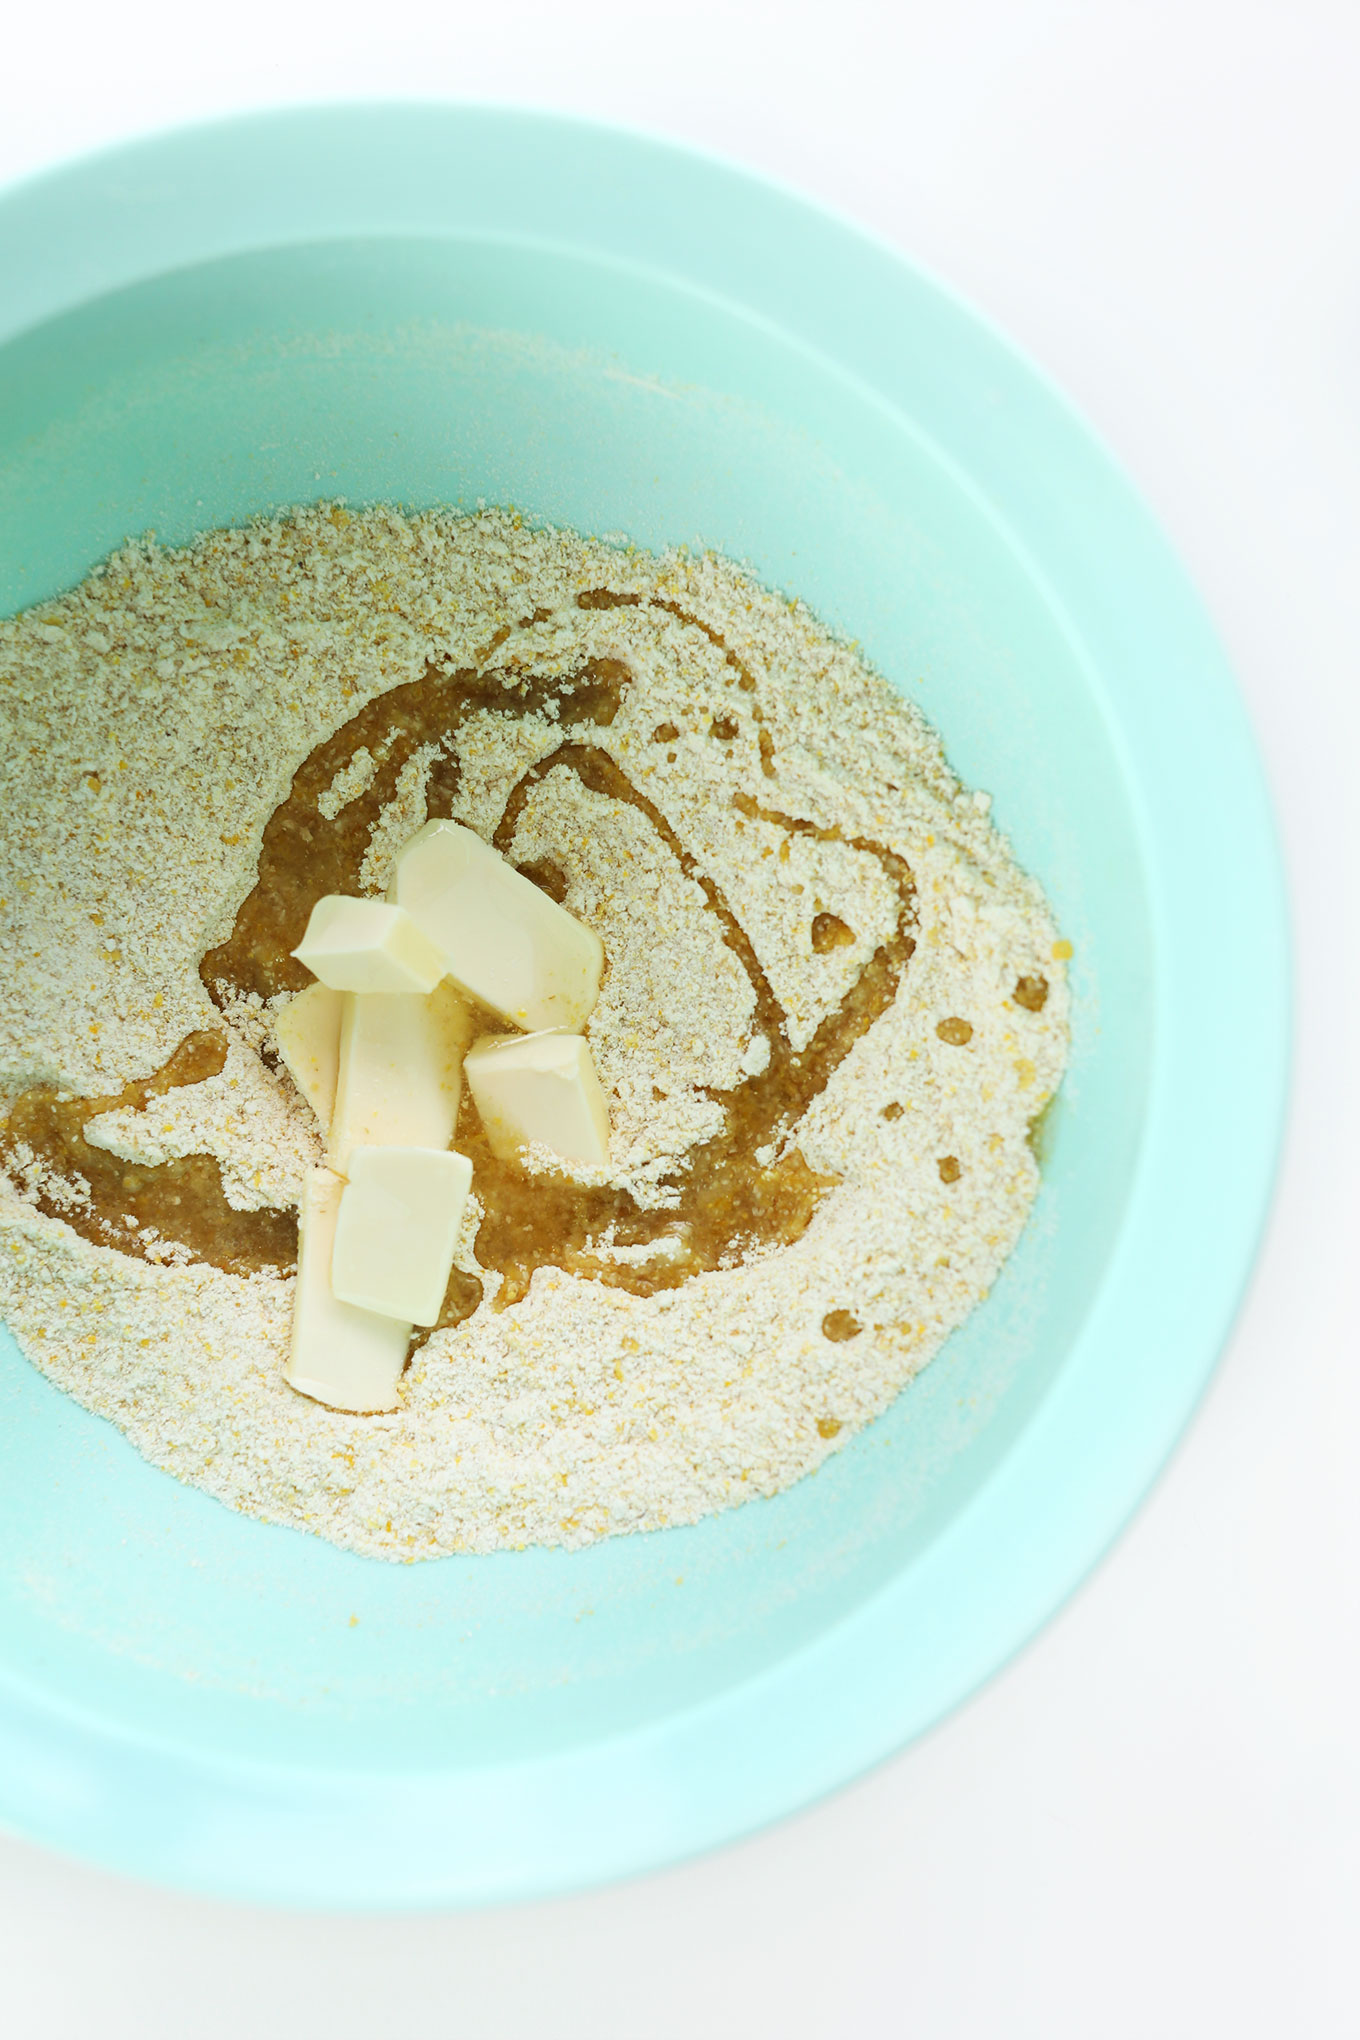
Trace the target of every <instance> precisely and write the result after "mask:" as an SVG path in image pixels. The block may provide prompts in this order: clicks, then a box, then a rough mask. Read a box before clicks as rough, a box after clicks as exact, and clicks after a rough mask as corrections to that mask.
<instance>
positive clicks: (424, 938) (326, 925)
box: [293, 893, 444, 992]
mask: <svg viewBox="0 0 1360 2040" xmlns="http://www.w3.org/2000/svg"><path fill="white" fill-rule="evenodd" d="M293 954H294V956H295V957H296V958H297V960H298V962H299V963H305V964H306V966H307V968H308V970H309V971H311V973H312V975H313V976H314V977H318V978H320V980H321V982H322V984H323V985H329V986H330V987H331V989H332V990H333V991H336V992H432V991H433V990H434V988H435V986H436V985H437V984H438V983H439V980H440V978H442V977H443V975H444V958H443V955H442V953H441V952H440V950H439V948H438V946H437V945H436V944H435V943H434V942H432V941H431V940H430V938H429V936H428V935H424V934H422V933H421V931H420V929H419V928H418V927H417V926H416V924H415V922H414V921H413V920H412V919H411V916H410V915H409V914H408V913H407V912H406V910H405V908H404V907H394V906H391V905H389V903H388V902H387V901H386V900H351V899H346V897H345V896H344V894H343V893H327V895H326V897H325V898H324V899H320V900H318V901H317V903H316V905H315V906H314V907H313V908H312V915H311V919H310V920H309V921H308V923H307V933H306V934H305V935H304V936H303V938H302V940H301V942H299V944H298V946H297V948H296V949H295V950H294V951H293Z"/></svg>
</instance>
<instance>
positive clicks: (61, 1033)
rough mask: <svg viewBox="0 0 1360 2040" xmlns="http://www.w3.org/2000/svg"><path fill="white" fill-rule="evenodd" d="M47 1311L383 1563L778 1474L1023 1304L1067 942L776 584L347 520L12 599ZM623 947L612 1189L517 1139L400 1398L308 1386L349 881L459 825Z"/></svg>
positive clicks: (5, 805)
mask: <svg viewBox="0 0 1360 2040" xmlns="http://www.w3.org/2000/svg"><path fill="white" fill-rule="evenodd" d="M0 732H2V734H3V742H2V744H0V773H2V774H3V788H0V814H3V816H4V818H5V822H4V832H3V839H2V840H0V943H2V944H3V981H2V983H0V1084H2V1085H3V1098H2V1099H0V1109H2V1110H3V1113H4V1126H3V1131H0V1161H2V1162H3V1171H4V1173H3V1179H2V1181H0V1314H2V1315H3V1317H4V1319H5V1321H6V1322H7V1323H8V1325H9V1326H10V1328H11V1329H12V1330H13V1332H14V1334H15V1336H16V1338H17V1339H18V1341H19V1343H20V1345H21V1347H22V1348H23V1350H24V1352H25V1353H26V1354H27V1355H28V1356H29V1357H30V1359H31V1360H32V1361H33V1362H34V1364H35V1365H37V1366H38V1367H40V1368H41V1369H42V1370H43V1371H44V1373H46V1374H47V1375H48V1376H50V1378H51V1379H52V1380H53V1381H55V1382H56V1383H57V1384H58V1385H59V1386H60V1387H62V1388H63V1389H66V1390H67V1391H68V1392H69V1393H70V1394H71V1395H73V1396H75V1397H77V1398H78V1400H79V1401H81V1402H82V1403H84V1404H85V1405H86V1406H87V1407H88V1408H90V1409H91V1410H94V1411H96V1412H98V1413H99V1414H100V1415H102V1416H105V1417H108V1418H109V1419H110V1420H111V1421H112V1422H114V1423H115V1424H117V1425H118V1426H119V1427H120V1428H121V1429H122V1430H123V1431H124V1432H125V1433H126V1434H127V1436H128V1438H129V1439H130V1440H131V1441H132V1443H133V1444H134V1445H135V1446H136V1448H137V1449H138V1450H139V1451H140V1452H141V1453H143V1454H144V1455H145V1456H146V1457H147V1458H148V1459H149V1460H151V1461H152V1462H153V1463H154V1464H155V1465H157V1466H160V1467H163V1468H164V1469H165V1470H166V1471H167V1472H170V1473H173V1474H175V1475H177V1476H178V1477H179V1478H180V1479H183V1480H187V1481H191V1482H193V1483H194V1484H196V1485H197V1486H200V1487H203V1488H205V1489H207V1490H208V1491H209V1492H210V1493H212V1494H215V1495H217V1496H219V1497H220V1498H221V1499H222V1500H223V1501H225V1502H227V1503H229V1504H230V1505H231V1506H232V1507H233V1508H237V1509H241V1510H245V1511H247V1512H249V1513H251V1514H254V1515H258V1516H262V1517H266V1518H269V1519H271V1520H273V1521H277V1522H283V1523H290V1524H293V1525H294V1526H296V1527H297V1528H300V1529H307V1530H313V1531H315V1532H317V1533H318V1534H319V1535H321V1536H324V1537H328V1538H331V1539H332V1540H334V1541H335V1542H336V1543H339V1544H345V1545H349V1546H351V1547H353V1548H354V1549H356V1550H358V1551H362V1552H366V1553H369V1554H372V1555H374V1556H378V1557H385V1558H392V1559H416V1558H426V1557H435V1556H438V1555H439V1554H441V1553H445V1552H453V1551H488V1550H495V1549H501V1548H504V1547H506V1546H517V1545H522V1544H525V1543H549V1544H566V1545H581V1544H584V1543H587V1542H589V1541H590V1540H592V1539H593V1538H596V1537H600V1536H604V1535H607V1534H610V1533H612V1532H617V1531H623V1530H643V1529H656V1528H660V1527H662V1526H663V1525H667V1524H674V1523H685V1522H691V1521H693V1520H694V1519H695V1518H696V1517H699V1516H702V1515H704V1514H706V1513H708V1512H710V1511H712V1510H715V1509H720V1508H726V1507H729V1506H731V1505H732V1504H733V1503H736V1502H740V1501H743V1500H745V1499H747V1498H748V1497H749V1496H751V1495H755V1494H771V1493H773V1492H775V1491H776V1490H777V1489H779V1488H783V1487H786V1486H787V1485H788V1484H789V1483H790V1482H792V1481H794V1480H797V1479H799V1478H800V1477H801V1476H802V1475H803V1474H806V1473H809V1472H810V1471H812V1469H813V1468H815V1467H816V1466H817V1464H818V1463H819V1461H820V1460H822V1459H823V1458H824V1457H825V1456H826V1455H827V1454H828V1453H829V1452H832V1451H834V1450H836V1449H837V1446H838V1445H839V1444H840V1443H841V1442H843V1441H844V1440H845V1438H846V1437H848V1436H849V1435H850V1434H851V1433H852V1432H853V1431H854V1430H855V1428H856V1427H858V1426H859V1425H861V1424H864V1423H866V1422H867V1421H868V1420H869V1419H870V1418H872V1417H873V1416H874V1415H876V1414H877V1413H878V1412H879V1411H880V1410H882V1409H883V1408H884V1406H885V1405H886V1404H887V1403H888V1402H889V1401H890V1400H891V1399H892V1398H893V1397H894V1396H895V1395H896V1394H897V1392H898V1391H899V1390H900V1389H901V1388H902V1386H903V1384H904V1383H905V1382H907V1381H908V1380H909V1379H910V1378H911V1376H912V1375H913V1374H914V1373H915V1372H916V1371H917V1370H918V1369H919V1368H920V1367H922V1366H923V1365H924V1364H925V1362H926V1361H927V1360H929V1359H930V1357H931V1355H932V1354H933V1353H934V1352H935V1351H936V1350H937V1349H938V1347H939V1345H940V1343H941V1341H942V1340H943V1339H944V1338H945V1337H946V1336H947V1335H948V1333H949V1332H950V1331H951V1330H952V1329H953V1328H954V1327H955V1326H956V1325H958V1324H959V1323H960V1322H961V1321H962V1319H964V1318H965V1317H966V1316H967V1315H968V1313H969V1311H970V1310H972V1308H973V1307H974V1305H975V1304H976V1303H977V1302H978V1301H979V1299H980V1298H981V1297H983V1296H985V1295H986V1293H987V1290H988V1288H989V1286H990V1285H991V1283H992V1282H993V1280H994V1279H995V1276H996V1273H997V1270H998V1269H999V1267H1000V1266H1001V1264H1002V1262H1003V1261H1004V1260H1005V1258H1006V1255H1007V1254H1008V1253H1009V1251H1010V1249H1011V1247H1012V1246H1013V1245H1014V1243H1015V1240H1016V1238H1017V1235H1018V1234H1019V1232H1020V1230H1021V1227H1022V1226H1023V1224H1024V1222H1025V1217H1026V1214H1027V1212H1028V1209H1029V1206H1030V1203H1031V1201H1032V1199H1033V1197H1034V1194H1035V1190H1036V1188H1037V1183H1038V1175H1037V1168H1036V1164H1035V1160H1034V1156H1033V1154H1032V1152H1031V1148H1030V1145H1029V1141H1028V1135H1029V1132H1030V1128H1031V1125H1032V1122H1033V1121H1034V1120H1035V1118H1036V1116H1037V1115H1038V1114H1039V1112H1040V1111H1041V1110H1042V1108H1043V1106H1044V1104H1045V1103H1046V1101H1047V1100H1048V1098H1049V1097H1050V1096H1051V1094H1052V1092H1053V1090H1054V1088H1055V1087H1056V1085H1057V1083H1058V1081H1059V1078H1060V1076H1061V1073H1062V1069H1063V1063H1064V1058H1065V1054H1066V1047H1067V990H1066V980H1065V972H1064V962H1065V959H1066V957H1067V956H1068V955H1070V949H1069V947H1068V945H1067V944H1066V943H1065V942H1063V941H1062V940H1060V939H1059V937H1058V933H1057V930H1056V929H1055V927H1054V925H1053V922H1052V919H1051V916H1050V913H1049V910H1048V908H1047V906H1046V904H1045V901H1044V898H1043V895H1042V893H1041V892H1040V890H1039V888H1038V887H1037V886H1036V885H1035V884H1034V882H1033V881H1032V880H1031V879H1029V878H1027V877H1026V876H1025V874H1024V873H1023V872H1021V871H1020V870H1019V869H1018V868H1017V867H1016V865H1015V863H1014V861H1013V859H1012V857H1011V855H1010V852H1009V850H1008V848H1007V845H1006V843H1005V842H1004V841H1003V839H1002V838H1001V837H1000V836H999V835H998V834H997V832H996V831H995V830H994V829H993V828H992V826H991V824H990V822H989V820H988V805H989V803H988V799H987V796H986V795H985V794H982V793H972V792H968V791H966V790H964V789H962V788H961V787H960V786H959V784H958V782H957V781H956V779H955V778H954V776H953V775H952V773H951V772H950V770H949V768H948V766H947V764H946V762H945V759H944V756H943V753H942V750H941V746H940V743H939V740H938V739H937V737H936V736H935V735H934V733H933V732H932V731H931V729H930V728H929V726H928V725H927V724H926V723H925V722H924V721H923V720H922V718H921V717H920V716H919V714H917V713H916V712H915V710H914V709H913V708H912V707H911V706H910V705H908V704H907V703H906V702H905V701H904V700H903V698H902V697H901V696H900V695H899V694H898V693H897V692H895V691H894V690H893V689H892V688H891V687H890V686H889V685H888V684H887V683H886V682H885V681H884V680H882V679H881V678H879V677H878V676H877V675H876V674H874V673H873V672H871V671H870V670H869V669H868V668H867V667H866V666H865V665H864V663H863V662H862V661H861V660H860V659H859V658H857V657H856V655H855V652H854V650H853V648H851V647H849V646H847V645H845V644H844V643H841V642H838V641H837V640H835V639H834V638H832V637H831V636H830V635H828V633H827V632H826V631H825V630H824V629H822V628H821V627H820V626H819V625H818V623H817V622H816V620H815V619H814V618H813V617H812V616H811V615H810V614H809V613H808V611H807V610H806V609H804V608H803V607H801V606H800V605H798V604H797V603H790V602H789V601H787V600H786V599H784V598H783V597H781V596H779V595H776V594H772V593H771V592H769V591H768V590H766V589H764V588H762V587H760V586H759V585H757V583H756V582H754V581H753V580H752V579H751V578H750V577H749V576H748V575H746V574H745V573H743V572H742V571H741V570H740V569H739V568H737V567H736V566H734V565H732V564H731V563H730V562H728V561H726V560H723V559H718V558H713V557H704V558H697V557H692V556H689V555H683V554H682V555H675V554H672V555H668V556H666V557H663V558H657V557H654V556H652V555H649V554H647V553H644V552H640V551H635V550H622V549H619V548H616V547H614V546H610V545H605V544H602V543H599V542H596V541H593V540H590V539H585V538H581V537H578V536H576V535H575V534H572V533H570V532H559V531H552V530H543V529H531V528H529V527H528V526H526V525H525V524H523V523H522V522H521V521H520V520H519V519H518V518H516V517H513V516H511V515H509V514H506V513H502V512H487V513H485V514H482V515H480V516H476V517H464V516H459V515H455V514H452V513H443V512H431V513H426V514H422V515H418V516H407V515H404V514H401V513H400V512H398V511H396V510H393V509H377V510H371V511H367V512H364V513H362V514H351V513H349V512H347V511H346V510H345V509H344V508H343V507H340V506H321V507H319V508H314V509H308V510H304V511H299V512H297V513H296V514H294V515H292V516H289V517H285V518H281V519H279V520H277V521H274V522H270V523H259V524H254V525H251V526H249V527H247V528H245V529H243V530H233V531H222V532H214V533H210V534H209V535H207V536H206V537H204V538H203V539H201V540H199V541H198V542H197V543H195V544H194V545H192V546H191V547H188V548H187V549H185V550H183V551H173V552H172V551H165V550H161V549H159V548H157V547H156V546H155V544H154V543H152V542H150V541H147V542H144V543H138V544H134V545H130V546H128V547H127V548H126V549H125V550H124V551H123V552H121V553H120V554H118V555H117V556H115V557H114V558H113V559H111V560H110V561H109V562H108V563H107V565H106V566H105V567H103V568H101V569H100V570H99V571H98V572H96V573H95V574H93V575H92V576H91V577H90V579H89V580H88V581H87V582H86V583H85V584H84V585H83V586H82V587H80V588H78V589H77V590H75V591H74V592H73V593H72V594H70V595H67V596H64V597H62V598H61V599H60V600H57V601H53V602H45V603H42V604H40V605H38V606H37V607H36V608H34V609H33V610H30V611H29V612H27V613H26V614H24V615H23V616H20V617H18V618H16V619H14V620H11V621H9V622H6V623H3V624H0ZM436 815H445V816H449V817H451V818H453V819H455V820H457V821H460V822H462V823H464V824H466V825H467V826H469V827H471V828H473V829H475V830H476V831H478V832H479V834H481V835H482V836H483V837H484V838H485V839H486V840H488V841H489V842H492V843H494V844H495V846H496V847H497V848H498V849H499V850H501V851H502V852H503V853H504V854H505V855H506V856H507V857H508V858H509V859H511V861H512V862H514V863H515V864H516V865H518V867H519V868H520V869H521V870H522V871H524V872H526V873H527V874H528V875H529V876H530V877H531V878H533V879H534V881H535V882H536V883H538V884H539V885H541V886H543V887H544V888H545V889H546V890H547V891H549V892H550V893H551V894H552V896H553V897H554V898H557V899H559V900H561V901H562V902H563V903H564V904H565V905H566V906H567V908H568V909H569V911H570V912H571V913H572V914H574V915H576V916H577V917H578V918H579V919H581V920H582V921H585V922H586V923H588V924H589V925H590V926H591V927H593V928H594V929H595V930H596V931H597V932H598V933H599V935H600V937H601V939H602V940H603V943H604V945H605V952H606V957H607V969H606V976H605V980H604V985H603V989H602V993H601V997H600V1000H599V1004H598V1006H597V1007H596V1010H595V1012H594V1015H593V1017H592V1018H591V1020H590V1023H589V1026H588V1030H587V1031H588V1034H589V1037H590V1042H591V1047H592V1050H593V1053H594V1057H595V1061H596V1065H597V1067H598V1069H599V1072H600V1075H601V1078H602V1080H603V1082H604V1085H605V1088H606V1091H607V1093H608V1099H609V1107H610V1118H611V1129H612V1131H611V1161H610V1165H609V1167H608V1169H607V1170H606V1169H597V1170H594V1171H590V1170H578V1171H576V1172H574V1173H573V1172H569V1171H566V1170H565V1169H563V1168H561V1167H556V1166H554V1164H553V1163H552V1161H551V1158H550V1157H548V1156H546V1155H542V1156H540V1157H539V1158H538V1159H539V1161H540V1162H541V1164H542V1166H541V1168H539V1169H538V1170H536V1171H535V1172H534V1173H533V1174H530V1175H525V1174H524V1173H523V1172H522V1171H517V1170H515V1169H514V1168H513V1167H511V1166H510V1165H502V1166H500V1167H497V1166H494V1165H493V1164H492V1162H491V1160H490V1158H489V1157H488V1156H487V1155H486V1153H485V1152H484V1151H483V1150H482V1149H481V1148H479V1145H478V1129H477V1126H476V1124H475V1115H474V1117H473V1119H472V1120H469V1113H470V1109H471V1108H470V1107H469V1105H468V1103H467V1102H466V1101H465V1103H464V1119H463V1121H462V1122H460V1126H459V1132H458V1136H457V1138H456V1143H455V1144H456V1145H457V1146H459V1147H460V1148H461V1149H463V1150H464V1151H465V1152H468V1153H469V1154H470V1155H472V1157H473V1160H474V1181H473V1191H474V1195H473V1197H472V1200H471V1202H470V1205H469V1210H468V1216H467V1220H466V1223H465V1226H464V1232H463V1237H462V1240H461V1243H460V1247H459V1252H458V1257H457V1266H456V1268H455V1271H454V1275H453V1278H452V1280H451V1282H450V1284H449V1291H448V1297H447V1299H446V1304H445V1309H444V1314H443V1317H442V1319H441V1322H440V1324H439V1326H438V1327H437V1328H436V1329H435V1330H434V1331H432V1332H430V1333H429V1334H427V1335H418V1340H419V1343H417V1344H416V1346H415V1348H414V1350H413V1352H412V1355H411V1358H410V1361H409V1363H408V1366H407V1370H406V1373H405V1376H404V1378H403V1384H402V1389H401V1396H402V1403H401V1408H400V1409H399V1410H398V1411H397V1412H395V1413H394V1414H391V1415H384V1416H366V1417H363V1416H358V1417H356V1416H345V1415H339V1414H336V1413H335V1412H332V1411H330V1410H327V1409H324V1408H321V1407H319V1406H318V1405H317V1404H316V1403H314V1402H310V1401H308V1400H306V1399H304V1398H303V1397H301V1396H298V1395H296V1394H295V1393H293V1391H292V1390H290V1389H289V1388H288V1387H287V1385H286V1384H285V1382H284V1379H283V1365H284V1360H285V1356H286V1352H287V1343H288V1331H289V1322H290V1309H291V1294H292V1288H293V1273H292V1269H293V1265H294V1257H295V1253H296V1233H297V1221H296V1205H297V1200H298V1196H299V1191H300V1187H301V1183H302V1179H303V1175H304V1172H305V1171H306V1170H307V1169H308V1168H309V1167H312V1166H315V1165H316V1163H317V1162H318V1161H319V1159H320V1139H319V1134H318V1130H317V1127H316V1125H315V1122H314V1121H313V1119H312V1117H311V1114H310V1112H309V1111H308V1109H307V1108H306V1106H305V1105H304V1104H303V1103H302V1101H301V1099H300V1098H299V1097H298V1095H297V1094H296V1092H295V1091H294V1089H293V1086H292V1084H291V1081H290V1080H289V1078H288V1077H287V1075H286V1073H285V1072H284V1071H283V1069H282V1066H281V1064H280V1063H279V1059H278V1057H277V1055H276V1053H275V1052H274V1050H273V1046H272V1025H273V1016H274V1015H275V1014H276V1013H277V1012H278V1010H279V1008H280V1007H281V1005H282V1004H283V1003H284V1002H285V1000H286V999H287V998H288V997H290V996H291V995H292V993H293V992H295V991H296V990H297V989H298V988H299V987H300V986H301V985H302V984H303V983H305V982H306V973H305V972H303V971H301V968H300V966H298V965H297V964H296V963H294V962H293V961H292V959H291V958H290V957H289V955H288V951H289V949H290V948H291V947H292V946H293V945H294V944H295V943H296V941H297V940H298V937H299V935H300V933H301V929H302V927H303V926H305V923H306V918H307V913H308V911H309V909H310V906H311V904H312V902H313V901H314V900H315V899H316V898H317V897H318V896H320V895H321V894H323V893H327V892H351V893H379V892H381V891H382V890H383V889H384V887H385V886H386V884H387V880H388V875H389V873H390V870H391V866H392V860H393V858H394V857H395V855H396V853H397V851H398V850H399V849H400V848H401V846H402V844H403V843H404V842H405V841H406V840H407V839H408V838H409V837H410V836H411V835H412V834H413V833H414V831H415V830H416V829H418V828H419V827H420V826H421V825H422V824H423V823H424V822H425V821H426V819H427V818H429V817H431V816H436Z"/></svg>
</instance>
